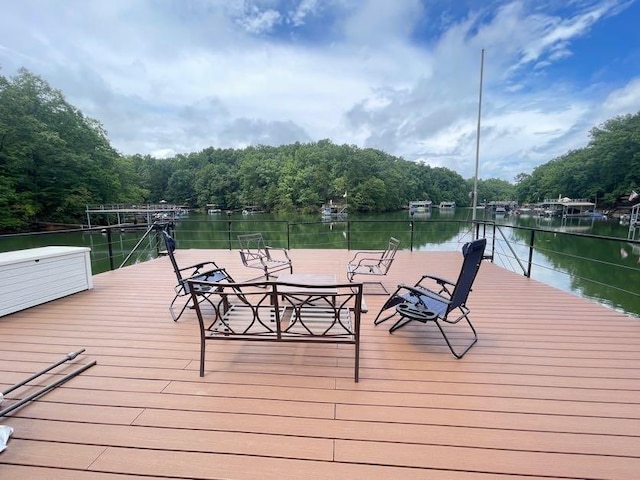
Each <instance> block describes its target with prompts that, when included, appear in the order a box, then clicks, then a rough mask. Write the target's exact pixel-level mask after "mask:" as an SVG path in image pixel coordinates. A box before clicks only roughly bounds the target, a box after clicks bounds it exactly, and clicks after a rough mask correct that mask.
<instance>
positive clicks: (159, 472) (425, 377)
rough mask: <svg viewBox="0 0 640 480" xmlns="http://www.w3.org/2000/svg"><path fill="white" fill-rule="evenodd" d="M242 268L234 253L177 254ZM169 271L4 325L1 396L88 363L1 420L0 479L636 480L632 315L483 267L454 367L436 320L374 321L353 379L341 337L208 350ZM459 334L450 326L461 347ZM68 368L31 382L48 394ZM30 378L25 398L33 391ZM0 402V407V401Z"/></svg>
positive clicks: (414, 257)
mask: <svg viewBox="0 0 640 480" xmlns="http://www.w3.org/2000/svg"><path fill="white" fill-rule="evenodd" d="M352 253H353V252H349V251H347V250H332V251H327V250H292V251H291V252H290V254H291V257H292V261H293V265H294V272H295V273H318V274H322V273H327V274H335V275H337V277H338V279H341V278H345V277H344V275H346V264H347V262H348V260H349V259H350V258H351V256H352ZM176 256H177V258H178V261H179V262H180V263H182V264H191V263H196V262H198V261H204V260H215V261H216V263H218V264H219V265H222V266H224V267H225V268H227V270H228V271H229V273H230V274H231V275H232V276H233V277H234V278H235V279H236V280H245V279H248V278H249V277H250V276H251V273H252V272H248V271H247V269H246V268H244V267H243V266H242V264H241V262H240V258H239V256H238V252H237V251H228V250H180V249H178V250H177V251H176ZM460 262H461V253H460V252H459V251H458V252H409V251H399V252H398V254H397V256H396V260H395V263H394V266H393V268H392V269H391V270H390V272H389V274H388V275H387V276H386V277H384V282H385V285H386V286H387V288H388V289H391V290H393V288H394V287H395V285H396V284H397V283H401V282H405V283H414V282H415V281H417V280H418V279H419V277H420V276H421V275H422V274H423V273H437V274H439V275H441V276H444V277H448V278H451V279H455V278H456V276H457V274H458V272H459V269H460ZM174 284H175V276H174V274H173V270H172V267H171V265H170V263H169V259H168V258H166V257H162V258H159V259H156V260H152V261H149V262H146V263H142V264H138V265H135V266H133V267H127V268H124V269H121V270H117V271H112V272H107V273H103V274H99V275H95V276H94V277H93V286H94V288H93V289H92V290H87V291H83V292H80V293H76V294H74V295H71V296H69V297H65V298H62V299H59V300H55V301H53V302H50V303H47V304H44V305H39V306H36V307H33V308H31V309H28V310H24V311H20V312H16V313H13V314H11V315H7V316H5V317H3V318H1V319H0V390H4V388H5V387H7V386H10V385H12V384H14V383H16V382H19V381H20V380H22V379H23V378H25V377H27V376H29V375H30V374H31V373H32V372H35V371H38V370H40V369H42V368H45V367H46V366H47V365H49V364H51V363H52V362H54V361H56V360H58V359H59V358H60V357H61V356H64V355H65V354H67V353H68V352H71V351H76V350H79V349H81V348H85V349H86V351H85V353H84V354H83V355H82V356H81V357H78V358H77V359H76V360H75V361H73V362H70V365H69V366H68V369H69V370H72V369H75V368H77V367H78V366H79V365H80V364H84V363H88V362H89V361H92V360H96V361H97V365H95V366H93V367H92V368H90V369H88V370H87V371H85V372H83V373H82V374H81V375H78V376H77V377H75V378H73V379H72V380H70V381H68V382H66V383H65V384H64V385H62V386H60V387H58V388H56V389H55V390H53V391H51V392H50V393H48V394H46V395H45V396H43V397H41V398H40V399H38V400H36V401H34V402H31V403H29V404H28V405H26V406H25V407H23V408H21V409H19V410H17V411H14V412H13V413H12V414H11V415H9V416H7V417H5V418H3V419H0V425H9V426H11V427H13V429H14V430H15V432H14V433H13V436H12V437H11V438H10V440H9V442H8V444H7V449H6V450H5V451H4V452H3V453H0V477H2V478H20V477H22V478H29V479H40V478H42V479H45V478H46V479H65V480H67V479H81V480H85V479H98V480H102V479H104V480H116V479H122V478H125V477H130V476H136V478H198V479H214V478H239V479H254V478H261V479H264V478H267V479H268V478H273V479H276V478H277V479H282V478H349V479H367V480H368V479H372V478H375V479H379V478H390V479H398V478H402V479H412V478H416V479H418V478H420V479H424V478H439V479H454V480H455V479H474V480H477V479H495V478H522V479H525V478H526V479H527V480H530V479H541V478H559V477H560V478H581V479H585V478H586V479H605V478H606V479H629V478H637V475H638V472H639V471H640V405H639V403H640V321H639V320H638V319H637V318H632V317H630V316H627V315H624V314H622V313H619V312H615V311H612V310H610V309H607V308H605V307H602V306H600V305H597V304H594V303H592V302H589V301H587V300H585V299H581V298H578V297H576V296H573V295H571V294H568V293H565V292H562V291H560V290H556V289H554V288H551V287H548V286H546V285H543V284H541V283H539V282H536V281H534V280H530V279H527V278H525V277H522V276H518V275H516V274H514V273H511V272H508V271H506V270H504V269H502V268H500V267H498V266H496V265H493V264H491V263H488V262H484V263H483V264H482V266H481V268H480V271H479V274H478V277H477V279H476V281H475V283H474V286H473V291H472V292H471V295H470V297H469V301H468V306H469V307H470V309H471V319H472V321H473V324H474V326H475V327H476V329H477V331H478V336H479V340H478V343H477V344H476V345H475V346H474V347H473V348H472V349H471V350H470V351H469V352H468V353H467V355H466V356H465V357H464V358H463V359H461V360H456V359H455V358H454V357H453V356H452V355H451V354H450V352H449V350H448V349H447V346H446V344H445V343H444V341H443V339H442V337H441V336H440V334H439V332H438V331H437V329H436V328H435V327H434V326H433V325H429V324H427V325H421V324H416V325H412V326H407V327H405V328H403V329H401V330H398V331H397V332H395V333H394V334H393V335H390V334H389V333H388V328H389V326H390V325H387V323H388V322H387V323H383V324H381V325H378V326H374V325H373V319H374V318H375V316H376V314H377V312H378V310H379V309H380V307H381V305H382V303H383V302H384V300H385V298H386V297H384V296H381V295H367V293H366V289H365V299H366V302H367V305H368V312H367V313H366V314H364V315H363V316H362V328H361V355H360V382H359V383H355V382H354V381H353V365H354V364H353V362H354V359H353V349H352V347H351V346H348V345H311V344H274V343H264V344H263V343H259V342H214V343H213V344H209V345H208V346H207V361H206V370H205V376H204V377H202V378H200V377H199V376H198V366H199V362H198V355H199V334H198V326H197V319H196V315H195V313H194V312H193V311H192V310H187V311H186V312H185V314H184V315H183V316H182V317H181V319H180V320H179V321H178V322H173V321H172V319H171V316H170V314H169V311H168V305H169V303H170V301H171V299H172V298H173V295H174V294H173V286H174ZM466 335H467V332H466V331H465V332H464V333H462V334H460V335H458V334H457V333H455V329H454V330H453V333H451V334H450V337H452V338H453V339H454V340H455V341H457V342H459V343H460V344H463V343H464V342H465V341H466V340H467V339H466V337H465V336H466ZM64 373H65V371H64V369H63V371H62V372H59V373H56V374H52V375H51V376H49V377H47V376H45V378H42V379H41V381H40V382H39V383H41V384H46V383H50V382H51V381H52V380H54V379H55V378H56V377H57V376H58V375H63V374H64ZM37 387H38V384H35V385H34V386H33V388H34V389H35V388H37ZM11 401H12V398H8V399H5V402H4V405H7V404H8V403H9V402H11Z"/></svg>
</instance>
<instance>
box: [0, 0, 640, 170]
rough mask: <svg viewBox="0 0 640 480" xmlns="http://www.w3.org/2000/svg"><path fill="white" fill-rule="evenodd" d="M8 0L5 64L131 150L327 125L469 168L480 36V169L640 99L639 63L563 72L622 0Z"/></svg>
mask: <svg viewBox="0 0 640 480" xmlns="http://www.w3.org/2000/svg"><path fill="white" fill-rule="evenodd" d="M0 1H2V0H0ZM3 3H4V5H3V10H4V12H3V15H2V16H0V66H1V67H2V70H1V71H0V73H2V74H4V75H12V74H14V73H15V72H16V71H17V69H18V68H19V67H21V66H24V67H26V68H28V69H30V70H31V71H33V72H34V73H36V74H39V75H41V76H42V77H43V78H44V79H45V80H46V81H48V82H49V83H50V84H51V85H52V86H53V87H55V88H59V89H60V90H62V91H63V93H64V94H65V96H66V97H67V99H68V100H69V101H70V102H71V103H73V104H74V105H76V106H78V107H79V108H80V109H81V110H82V111H83V112H84V113H85V114H86V115H88V116H91V117H94V118H97V119H98V120H100V121H101V122H102V123H103V124H104V125H105V127H106V129H107V130H108V132H109V136H110V140H111V141H112V144H113V145H114V147H115V148H117V149H118V150H120V151H121V152H123V153H128V154H132V153H140V154H153V155H158V156H167V155H172V154H175V153H187V152H191V151H198V150H200V149H202V148H205V147H208V146H214V147H241V146H245V145H249V144H252V143H263V144H273V145H277V144H279V143H283V142H284V143H289V142H294V141H302V142H306V141H315V140H319V139H323V138H330V139H332V140H333V141H334V142H335V143H348V144H357V145H361V146H373V147H376V148H380V149H382V150H385V151H387V152H389V153H391V154H393V155H398V156H403V157H404V158H407V159H410V160H424V161H426V162H428V163H430V164H432V165H443V166H447V167H449V168H452V169H455V170H457V171H458V172H459V173H460V174H461V175H462V176H463V177H469V176H471V175H472V171H473V166H472V165H473V163H474V159H475V142H476V122H477V108H478V93H479V92H478V87H479V67H480V50H481V49H482V48H485V49H486V62H485V78H484V81H485V85H484V104H483V118H482V125H483V129H482V136H481V140H482V142H481V160H482V162H483V168H481V172H480V174H481V176H483V177H495V176H497V177H501V178H504V179H507V180H512V179H513V177H514V176H515V174H517V173H520V172H528V171H531V170H532V169H533V168H534V167H535V166H536V165H538V164H540V163H543V162H546V161H548V160H550V159H551V158H553V157H554V156H557V155H560V154H562V153H564V152H566V151H567V150H568V149H571V148H577V147H580V146H582V145H584V144H586V141H587V139H588V138H587V132H588V131H589V129H590V128H592V127H593V126H595V125H597V124H598V123H600V122H602V121H604V120H606V119H607V118H610V117H611V116H614V115H618V114H623V113H635V112H636V111H638V109H640V101H639V98H640V79H634V78H621V79H620V80H619V81H618V82H617V83H616V85H614V86H609V85H607V84H606V83H598V84H595V83H594V84H593V85H591V86H588V88H587V90H588V91H587V92H586V93H585V92H582V91H581V90H580V89H577V88H576V87H575V84H574V79H572V78H568V77H566V76H565V77H554V76H552V74H551V73H550V72H551V71H552V70H553V67H554V66H556V65H561V64H562V63H563V62H565V61H568V60H574V59H575V52H574V48H573V47H574V42H575V41H576V39H584V38H586V37H588V35H589V32H590V31H591V29H593V28H594V25H596V24H598V23H599V22H603V21H605V20H606V18H607V17H608V16H610V15H613V14H616V13H619V12H620V11H621V9H623V8H624V7H625V5H627V6H628V5H629V4H627V3H623V1H622V0H620V1H613V0H602V1H598V0H586V1H582V2H579V3H573V4H571V5H569V6H566V8H565V9H563V10H557V11H556V10H552V9H551V6H550V5H552V4H551V3H550V4H548V5H547V4H540V3H539V2H534V1H533V0H497V1H495V2H491V3H489V4H488V5H485V4H484V3H482V2H480V3H477V4H478V5H480V7H479V8H478V9H477V10H468V11H462V10H460V5H461V4H455V5H452V4H450V3H448V2H444V4H446V5H447V7H446V8H447V9H444V8H443V9H441V10H434V8H435V7H434V5H438V4H437V3H425V2H423V1H419V0H403V1H400V2H395V1H387V0H364V1H352V0H326V1H319V0H303V1H301V2H297V3H296V2H290V1H285V0H229V1H219V0H200V1H189V2H184V1H182V0H165V1H163V2H157V1H153V0H147V1H143V0H138V1H136V2H130V1H128V0H111V1H109V2H103V1H99V0H83V1H81V0H67V1H66V2H63V3H59V2H45V3H43V2H39V1H37V0H23V1H21V2H3ZM469 3H471V4H476V2H469ZM575 5H577V6H575ZM427 7H428V8H429V10H427ZM570 7H573V8H570ZM456 8H457V9H458V10H456ZM461 12H462V13H461ZM624 14H625V13H624V12H622V15H624ZM427 15H428V16H429V17H427ZM320 22H331V23H328V24H325V23H320ZM307 29H308V30H307ZM426 31H428V32H429V35H430V36H425V34H424V32H426ZM434 32H437V36H436V35H435V34H434ZM306 35H308V36H306ZM584 61H585V62H588V61H589V59H584ZM594 68H598V69H606V65H598V66H597V67H594ZM622 73H623V72H622V71H621V74H622ZM593 75H594V76H596V72H595V71H594V72H593Z"/></svg>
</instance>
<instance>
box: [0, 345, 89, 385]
mask: <svg viewBox="0 0 640 480" xmlns="http://www.w3.org/2000/svg"><path fill="white" fill-rule="evenodd" d="M84 351H85V349H84V348H83V349H82V350H78V351H77V352H71V353H69V354H67V356H66V357H65V358H63V359H62V360H60V361H59V362H56V363H54V364H53V365H51V366H49V367H47V368H45V369H44V370H41V371H39V372H37V373H34V374H33V375H31V376H30V377H29V378H27V379H25V380H23V381H21V382H20V383H16V384H15V385H13V386H11V387H9V388H8V389H7V390H4V391H3V392H2V395H6V394H7V393H10V392H13V391H14V390H15V389H16V388H20V387H21V386H23V385H25V384H27V383H29V382H30V381H31V380H33V379H35V378H38V377H39V376H40V375H44V374H45V373H47V372H49V371H51V370H53V369H54V368H56V367H57V366H58V365H62V364H63V363H65V362H68V361H69V360H73V359H74V358H76V357H77V356H78V355H80V354H81V353H82V352H84Z"/></svg>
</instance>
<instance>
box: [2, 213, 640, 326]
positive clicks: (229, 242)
mask: <svg viewBox="0 0 640 480" xmlns="http://www.w3.org/2000/svg"><path fill="white" fill-rule="evenodd" d="M167 226H168V227H169V228H172V229H173V231H172V232H173V233H174V235H175V238H176V240H177V241H178V242H179V245H180V248H195V249H229V250H233V249H237V248H238V247H239V245H238V242H237V236H238V235H241V234H246V233H252V232H258V231H259V232H262V233H263V235H264V237H265V239H266V240H267V242H268V243H269V244H270V245H272V246H274V247H282V248H287V249H302V248H305V249H347V250H377V249H380V248H381V246H384V245H386V243H387V241H388V239H389V237H391V236H393V237H396V238H398V239H400V241H401V246H400V249H401V250H410V251H430V250H431V251H432V250H449V251H452V250H459V249H460V247H461V245H462V244H463V243H465V242H467V241H470V240H472V239H474V238H480V237H482V238H487V251H486V258H487V259H488V260H490V261H492V262H493V263H495V264H497V265H499V266H501V267H503V268H506V269H508V270H510V271H513V272H516V273H519V274H521V275H524V276H526V277H531V278H535V279H537V280H540V281H542V282H543V283H548V284H551V285H553V286H555V287H558V288H562V289H564V290H569V291H574V292H576V293H579V294H581V295H582V294H584V295H586V296H590V297H593V296H596V297H597V295H593V294H592V292H591V290H603V291H604V290H606V291H608V292H610V293H609V294H608V295H609V297H612V300H611V302H610V304H611V305H612V306H614V307H615V306H619V305H621V304H623V305H631V307H630V308H629V307H626V306H624V307H622V308H623V309H624V310H626V311H629V312H631V313H633V314H636V315H640V289H639V288H638V283H637V278H639V277H638V274H640V263H638V262H640V240H633V239H623V238H617V237H607V236H601V235H591V234H587V233H575V232H560V231H557V230H552V229H544V228H535V227H523V226H516V225H506V224H496V223H495V222H494V221H487V220H480V221H477V220H476V221H471V220H468V221H465V220H454V219H452V220H445V219H435V220H432V219H424V220H415V219H409V220H344V221H338V222H319V221H318V222H291V221H284V220H282V221H278V220H266V221H265V220H258V219H257V220H254V219H253V218H252V219H245V218H242V219H232V218H226V219H220V220H211V219H209V220H207V221H206V222H202V221H191V220H189V219H182V220H180V221H179V222H176V223H175V224H174V223H173V222H165V223H161V222H159V223H155V224H153V225H150V226H149V225H139V226H136V227H132V226H131V225H113V226H109V227H96V228H92V229H84V230H81V231H79V230H66V231H57V232H46V233H45V232H43V233H32V234H22V235H2V236H0V251H7V250H14V249H21V248H30V247H36V246H45V245H73V246H89V247H90V248H91V256H92V267H93V271H94V273H99V272H102V271H106V270H114V269H116V268H121V267H124V266H127V265H131V264H134V263H139V262H144V261H147V260H149V259H152V258H156V257H157V256H158V255H159V254H160V253H161V251H162V250H163V249H164V247H163V246H162V243H161V241H160V239H159V238H158V235H157V233H158V228H164V227H167ZM131 233H133V235H131ZM12 238H13V239H15V238H19V239H20V242H19V243H20V247H19V248H5V242H6V241H7V240H11V239H12ZM616 252H619V253H618V254H617V255H616ZM636 256H637V257H638V259H636V258H635V257H636ZM627 257H630V258H627ZM634 260H635V261H634ZM634 278H635V279H636V280H635V281H634V280H633V279H634ZM622 297H625V298H622ZM603 302H604V303H608V300H606V299H605V300H604V301H603ZM625 302H626V303H625Z"/></svg>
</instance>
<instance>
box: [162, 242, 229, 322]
mask: <svg viewBox="0 0 640 480" xmlns="http://www.w3.org/2000/svg"><path fill="white" fill-rule="evenodd" d="M162 237H163V239H164V244H165V247H166V249H167V255H168V256H169V259H170V260H171V265H172V266H173V271H174V272H175V274H176V278H177V280H178V283H177V284H176V286H175V287H174V290H175V292H176V295H175V297H173V300H172V301H171V304H170V305H169V312H170V313H171V318H173V321H174V322H177V321H178V319H179V318H180V317H181V316H182V314H183V313H184V311H185V310H186V308H187V307H188V306H189V305H190V304H191V291H190V290H189V283H188V281H189V280H198V281H204V282H222V281H227V282H233V279H232V278H231V276H230V275H229V274H228V273H227V271H226V270H225V269H224V268H221V267H218V265H216V263H215V262H212V261H207V262H200V263H196V264H194V265H189V266H188V267H182V268H180V267H179V266H178V262H177V261H176V257H175V250H176V246H177V244H176V241H175V239H174V238H173V237H172V236H171V235H169V233H168V232H167V231H166V230H162ZM211 293H213V291H211V292H208V291H200V292H199V298H200V299H201V300H200V301H202V300H206V299H208V297H209V295H211ZM178 298H184V304H183V305H182V307H180V311H179V312H178V313H176V311H175V309H174V304H175V303H176V301H177V300H178Z"/></svg>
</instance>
